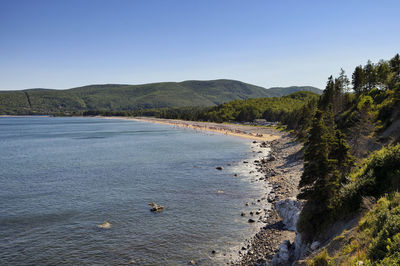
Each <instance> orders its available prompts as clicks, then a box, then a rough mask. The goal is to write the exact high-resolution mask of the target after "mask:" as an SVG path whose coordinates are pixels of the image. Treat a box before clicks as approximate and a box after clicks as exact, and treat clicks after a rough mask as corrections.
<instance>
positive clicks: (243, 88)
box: [0, 79, 321, 114]
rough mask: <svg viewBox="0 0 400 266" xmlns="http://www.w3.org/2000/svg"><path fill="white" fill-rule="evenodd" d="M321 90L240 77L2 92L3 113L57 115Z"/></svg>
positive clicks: (205, 103) (0, 108) (210, 103)
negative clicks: (274, 85)
mask: <svg viewBox="0 0 400 266" xmlns="http://www.w3.org/2000/svg"><path fill="white" fill-rule="evenodd" d="M301 90H307V91H313V92H316V93H319V94H320V93H321V90H319V89H317V88H314V87H310V86H304V87H296V86H293V87H287V88H272V89H268V90H267V89H265V88H263V87H259V86H255V85H252V84H248V83H244V82H241V81H236V80H226V79H220V80H210V81H197V80H188V81H183V82H159V83H150V84H141V85H127V84H126V85H125V84H100V85H88V86H83V87H77V88H72V89H67V90H52V89H28V90H22V91H0V114H53V113H60V112H61V113H62V112H79V111H88V110H110V111H126V110H136V109H150V108H167V107H185V106H215V105H218V104H221V103H225V102H229V101H233V100H237V99H249V98H262V97H280V96H283V95H288V94H291V93H293V92H296V91H301Z"/></svg>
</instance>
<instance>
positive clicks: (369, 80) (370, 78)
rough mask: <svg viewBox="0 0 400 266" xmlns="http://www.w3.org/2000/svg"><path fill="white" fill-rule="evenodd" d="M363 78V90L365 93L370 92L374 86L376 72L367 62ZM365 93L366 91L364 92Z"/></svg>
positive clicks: (372, 65) (369, 62)
mask: <svg viewBox="0 0 400 266" xmlns="http://www.w3.org/2000/svg"><path fill="white" fill-rule="evenodd" d="M363 71H364V77H365V89H366V90H367V91H370V90H372V89H373V88H374V87H375V86H376V72H375V66H374V64H373V63H372V62H371V60H368V62H367V64H366V65H365V66H364V69H363ZM364 92H366V91H364Z"/></svg>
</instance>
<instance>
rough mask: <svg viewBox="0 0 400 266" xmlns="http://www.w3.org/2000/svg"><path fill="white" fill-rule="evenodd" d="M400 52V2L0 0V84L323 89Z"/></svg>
mask: <svg viewBox="0 0 400 266" xmlns="http://www.w3.org/2000/svg"><path fill="white" fill-rule="evenodd" d="M398 52H400V1H399V0H392V1H390V0H381V1H379V0H375V1H370V0H358V1H355V0H347V1H324V0H321V1H307V0H304V1H299V0H293V1H285V0H283V1H282V0H279V1H278V0H275V1H267V0H264V1H257V0H249V1H244V0H180V1H178V0H159V1H153V0H142V1H139V0H126V1H124V0H114V1H112V0H109V1H102V0H65V1H61V0H48V1H42V0H35V1H33V0H28V1H21V0H9V1H6V0H0V90H12V89H13V90H15V89H26V88H36V87H41V88H55V89H65V88H71V87H76V86H82V85H88V84H101V83H128V84H140V83H149V82H158V81H182V80H188V79H200V80H208V79H220V78H227V79H236V80H241V81H244V82H248V83H252V84H256V85H260V86H263V87H267V88H268V87H272V86H290V85H312V86H317V87H320V88H324V87H325V84H326V80H327V78H328V76H329V75H331V74H333V75H336V74H338V72H339V70H340V68H341V67H343V68H344V69H345V70H346V72H347V74H348V75H349V76H351V72H352V71H353V69H354V67H355V66H356V65H358V64H365V63H366V61H367V60H368V59H371V60H372V61H373V62H376V61H378V60H379V59H390V58H391V57H393V56H394V55H395V53H398Z"/></svg>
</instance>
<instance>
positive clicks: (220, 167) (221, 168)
mask: <svg viewBox="0 0 400 266" xmlns="http://www.w3.org/2000/svg"><path fill="white" fill-rule="evenodd" d="M215 169H217V170H224V168H223V167H222V166H217V167H216V168H215Z"/></svg>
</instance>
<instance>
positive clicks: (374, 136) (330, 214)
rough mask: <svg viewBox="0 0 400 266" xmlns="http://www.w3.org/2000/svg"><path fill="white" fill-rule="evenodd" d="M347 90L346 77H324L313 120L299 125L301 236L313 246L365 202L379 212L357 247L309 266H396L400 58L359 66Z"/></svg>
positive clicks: (399, 256)
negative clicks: (363, 264)
mask: <svg viewBox="0 0 400 266" xmlns="http://www.w3.org/2000/svg"><path fill="white" fill-rule="evenodd" d="M351 85H352V87H351V89H352V92H350V91H349V89H350V80H349V79H348V78H347V76H346V75H345V73H344V72H343V71H341V72H340V75H339V76H338V77H336V78H333V77H332V76H331V77H329V79H328V82H327V85H326V88H325V90H324V92H323V94H322V96H321V97H320V98H319V99H318V103H317V105H316V106H314V108H312V110H311V113H313V115H312V116H306V117H303V118H304V119H303V121H304V122H303V123H304V124H303V127H302V130H304V129H305V131H306V132H307V134H306V138H305V143H304V161H305V163H304V172H303V174H302V177H301V181H300V189H301V192H300V194H299V196H298V197H299V198H300V199H304V200H306V204H305V206H304V208H303V210H302V212H301V215H300V219H299V222H298V231H299V232H300V233H301V234H302V236H303V237H304V239H305V240H306V241H308V242H312V241H315V240H318V239H319V238H320V237H321V236H322V235H323V233H324V232H325V231H326V230H327V229H328V228H329V227H331V226H332V225H333V224H334V223H335V222H337V221H338V220H341V219H346V218H348V217H351V216H352V215H354V214H355V213H357V212H358V211H359V210H360V208H362V207H363V202H364V201H365V200H366V199H370V200H371V199H372V201H375V200H378V202H379V204H378V205H376V206H375V207H374V208H373V209H372V210H371V211H370V212H369V213H368V214H366V216H365V217H364V218H363V219H362V220H361V221H360V224H359V228H358V229H357V230H358V231H357V234H355V235H352V236H351V237H354V238H355V239H358V240H357V241H355V242H354V243H352V244H350V245H349V246H345V247H344V248H343V250H342V253H340V254H341V255H340V254H339V255H336V257H334V256H333V257H330V254H328V253H327V251H324V252H325V253H322V254H320V256H317V257H316V258H315V261H314V262H313V263H315V265H328V263H331V264H336V263H339V262H340V263H344V264H346V265H347V264H352V263H355V261H357V260H362V261H364V262H367V263H370V264H374V265H376V264H384V265H388V264H390V265H398V264H399V263H400V242H399V239H400V212H399V210H400V209H399V208H400V205H399V196H400V195H399V194H398V190H399V189H400V145H399V141H400V125H399V123H400V108H399V104H400V57H399V54H397V55H395V56H394V57H393V58H392V59H390V60H388V61H384V60H381V61H379V62H377V63H372V62H371V61H368V62H367V64H366V65H364V66H362V65H360V66H357V67H356V68H355V70H354V72H353V74H352V80H351ZM304 108H309V107H304ZM301 136H305V135H304V134H302V133H301ZM367 224H369V225H368V226H366V225H367ZM366 229H368V230H366ZM350 242H351V241H350ZM346 252H347V253H346ZM344 257H345V258H346V260H345V261H344V262H343V260H344Z"/></svg>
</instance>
